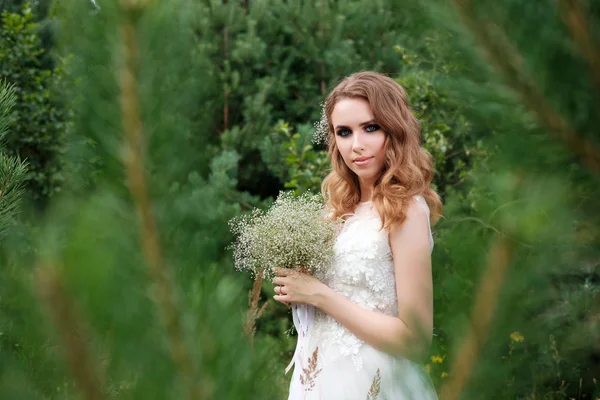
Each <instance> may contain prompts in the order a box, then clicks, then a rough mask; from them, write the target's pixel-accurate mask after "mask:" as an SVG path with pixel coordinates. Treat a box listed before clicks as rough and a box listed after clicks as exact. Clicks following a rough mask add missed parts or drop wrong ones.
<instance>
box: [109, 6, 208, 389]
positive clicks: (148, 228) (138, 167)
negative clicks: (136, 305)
mask: <svg viewBox="0 0 600 400" xmlns="http://www.w3.org/2000/svg"><path fill="white" fill-rule="evenodd" d="M146 5H147V2H146V3H145V4H138V2H136V1H131V2H129V3H127V4H125V3H124V4H122V7H123V9H124V11H125V18H124V20H123V21H122V23H121V30H120V34H121V40H122V50H123V53H122V56H123V63H122V65H121V66H120V70H119V71H118V73H119V77H120V98H121V117H122V120H123V127H124V134H125V142H126V146H125V149H124V157H123V158H124V160H123V162H124V164H125V167H126V174H127V183H128V186H129V191H130V193H131V196H132V198H133V202H134V205H135V208H136V211H137V214H138V218H139V219H140V222H141V232H140V235H141V240H142V250H143V253H144V257H145V258H146V262H147V265H148V272H149V274H150V277H151V279H152V280H153V281H154V284H155V291H156V292H155V295H156V296H153V300H154V301H155V302H156V306H157V308H158V310H159V314H160V317H161V321H162V323H163V324H164V327H165V329H166V331H167V337H168V343H169V350H170V356H171V358H172V359H173V362H174V363H175V365H176V366H177V368H179V370H180V372H181V374H182V375H183V378H184V380H185V383H186V385H187V392H188V398H189V399H190V400H191V399H202V398H204V396H203V395H202V394H201V391H200V388H199V387H198V384H197V379H196V374H195V371H194V363H193V361H192V359H191V354H192V352H191V351H189V350H188V349H187V348H186V343H185V337H184V332H183V325H182V317H181V315H180V310H178V308H177V306H176V305H175V295H174V293H173V289H172V285H171V282H170V280H169V277H168V273H167V270H166V266H165V261H164V257H163V254H162V250H161V247H160V243H159V232H158V227H157V224H156V220H155V218H154V215H153V214H152V206H151V203H150V198H149V196H148V189H147V184H146V179H145V176H144V161H143V154H142V149H143V148H144V146H143V132H142V119H141V115H140V103H139V98H138V93H139V87H138V80H137V72H138V68H139V59H138V54H139V50H140V49H139V46H138V38H137V29H136V26H135V22H134V21H135V17H136V14H138V13H139V12H140V11H143V9H144V8H145V6H146Z"/></svg>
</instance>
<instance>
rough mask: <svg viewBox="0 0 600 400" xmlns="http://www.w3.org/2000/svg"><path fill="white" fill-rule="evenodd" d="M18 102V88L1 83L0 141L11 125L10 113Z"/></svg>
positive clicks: (3, 81) (4, 82)
mask: <svg viewBox="0 0 600 400" xmlns="http://www.w3.org/2000/svg"><path fill="white" fill-rule="evenodd" d="M15 101H16V87H15V86H14V85H9V84H8V83H7V82H6V81H5V80H2V81H1V82H0V140H1V139H2V138H4V135H5V134H6V131H7V130H8V126H9V125H10V112H11V110H12V108H13V106H14V104H15Z"/></svg>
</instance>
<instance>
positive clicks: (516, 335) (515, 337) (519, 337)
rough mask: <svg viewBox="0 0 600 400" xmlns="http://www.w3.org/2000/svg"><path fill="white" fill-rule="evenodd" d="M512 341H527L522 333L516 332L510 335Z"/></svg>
mask: <svg viewBox="0 0 600 400" xmlns="http://www.w3.org/2000/svg"><path fill="white" fill-rule="evenodd" d="M510 340H512V341H513V342H522V341H523V340H525V337H524V336H523V335H522V334H521V332H519V331H514V332H513V333H511V334H510Z"/></svg>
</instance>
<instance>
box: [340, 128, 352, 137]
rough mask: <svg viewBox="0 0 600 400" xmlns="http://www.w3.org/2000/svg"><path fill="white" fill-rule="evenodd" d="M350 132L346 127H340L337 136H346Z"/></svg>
mask: <svg viewBox="0 0 600 400" xmlns="http://www.w3.org/2000/svg"><path fill="white" fill-rule="evenodd" d="M350 133H351V132H350V131H349V130H348V129H340V130H338V131H337V134H338V136H341V137H346V136H348V135H349V134H350Z"/></svg>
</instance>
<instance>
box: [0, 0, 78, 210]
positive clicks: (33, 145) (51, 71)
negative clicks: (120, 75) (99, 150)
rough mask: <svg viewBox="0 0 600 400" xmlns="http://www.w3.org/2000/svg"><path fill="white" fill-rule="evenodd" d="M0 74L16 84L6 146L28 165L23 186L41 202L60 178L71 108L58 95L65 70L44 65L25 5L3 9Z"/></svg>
mask: <svg viewBox="0 0 600 400" xmlns="http://www.w3.org/2000/svg"><path fill="white" fill-rule="evenodd" d="M1 18H2V27H1V30H0V76H3V77H4V78H5V79H6V80H7V81H8V82H9V83H10V84H12V85H14V86H15V88H16V103H15V106H14V108H13V111H12V121H11V124H10V127H9V128H10V130H9V133H8V134H7V135H6V136H5V146H6V147H5V148H6V151H7V152H8V153H9V154H12V155H16V156H19V157H20V158H21V159H24V160H26V161H27V162H28V164H29V170H28V174H27V185H28V190H29V193H30V195H31V196H32V197H33V198H34V199H35V200H36V202H37V203H38V204H40V205H43V204H45V203H46V201H47V199H49V198H50V197H52V196H53V195H54V194H56V193H57V192H58V191H59V190H60V188H61V185H62V184H63V182H64V174H63V171H64V160H63V153H64V151H65V139H66V136H67V132H68V115H69V112H68V110H67V109H66V108H65V106H64V105H63V104H62V103H61V101H60V100H59V93H60V90H61V89H60V88H61V85H62V79H63V77H64V74H65V71H64V68H63V67H62V66H57V67H55V68H48V67H47V66H45V64H47V63H46V59H45V57H46V54H45V50H44V49H43V48H42V47H41V43H40V38H39V35H38V33H37V27H38V24H37V23H34V22H33V21H34V14H33V12H32V10H31V8H30V7H29V6H24V8H23V9H22V11H21V12H20V13H10V12H8V11H4V12H3V13H2V17H1Z"/></svg>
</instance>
